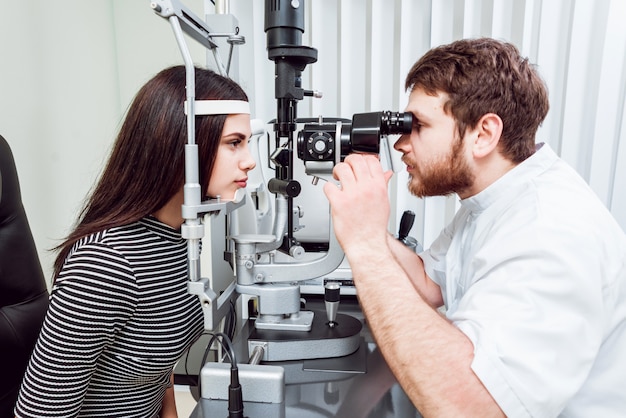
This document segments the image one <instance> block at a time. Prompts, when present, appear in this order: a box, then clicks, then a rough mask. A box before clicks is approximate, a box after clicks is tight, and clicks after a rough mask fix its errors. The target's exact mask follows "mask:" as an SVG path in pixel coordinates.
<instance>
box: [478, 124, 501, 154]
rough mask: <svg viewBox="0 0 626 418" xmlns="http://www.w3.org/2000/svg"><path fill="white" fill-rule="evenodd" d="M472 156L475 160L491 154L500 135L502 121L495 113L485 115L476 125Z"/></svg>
mask: <svg viewBox="0 0 626 418" xmlns="http://www.w3.org/2000/svg"><path fill="white" fill-rule="evenodd" d="M475 132H476V137H475V139H474V144H473V145H474V146H473V154H474V157H475V158H482V157H485V156H487V155H489V154H491V153H492V152H493V151H494V150H495V149H496V147H497V146H498V143H499V142H500V136H501V135H502V119H500V116H498V115H496V114H495V113H486V114H485V115H483V117H481V118H480V120H479V121H478V124H476V129H475Z"/></svg>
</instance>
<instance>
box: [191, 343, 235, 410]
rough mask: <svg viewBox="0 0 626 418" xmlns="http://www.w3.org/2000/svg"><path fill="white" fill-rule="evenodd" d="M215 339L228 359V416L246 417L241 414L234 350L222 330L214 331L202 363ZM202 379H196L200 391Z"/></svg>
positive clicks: (203, 362)
mask: <svg viewBox="0 0 626 418" xmlns="http://www.w3.org/2000/svg"><path fill="white" fill-rule="evenodd" d="M215 340H217V341H218V342H219V343H220V344H221V345H222V348H224V349H225V352H226V353H227V354H228V357H229V359H230V385H228V418H246V417H245V416H244V415H243V395H242V391H241V384H240V383H239V368H238V367H237V358H236V356H235V350H234V349H233V343H232V341H231V340H230V338H229V337H228V335H226V334H224V333H223V332H216V333H214V334H213V336H212V337H211V339H210V340H209V343H208V344H207V347H206V350H205V351H204V355H203V356H202V363H201V365H204V364H205V363H206V358H207V356H208V353H209V351H210V349H211V346H212V345H213V342H214V341H215ZM201 384H202V379H198V390H199V391H200V393H202V388H201V387H200V385H201Z"/></svg>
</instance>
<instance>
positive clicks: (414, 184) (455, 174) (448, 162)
mask: <svg viewBox="0 0 626 418" xmlns="http://www.w3.org/2000/svg"><path fill="white" fill-rule="evenodd" d="M462 150H463V141H462V140H461V139H459V140H458V141H456V142H455V143H454V144H453V145H452V147H451V149H450V153H449V154H448V155H447V156H445V157H444V158H441V159H439V160H437V161H434V162H433V163H431V164H429V165H428V166H426V167H425V168H424V169H420V168H419V167H418V166H417V164H415V163H413V162H409V164H407V165H410V166H411V167H413V169H414V170H415V173H414V175H412V176H411V178H410V179H409V184H408V187H409V191H410V192H411V193H412V194H413V195H415V196H417V197H426V196H446V195H449V194H452V193H458V192H459V191H462V190H464V189H467V188H469V187H470V186H471V185H472V183H473V182H474V175H473V174H472V172H471V170H470V167H469V165H468V164H467V162H466V161H465V159H464V158H463V151H462Z"/></svg>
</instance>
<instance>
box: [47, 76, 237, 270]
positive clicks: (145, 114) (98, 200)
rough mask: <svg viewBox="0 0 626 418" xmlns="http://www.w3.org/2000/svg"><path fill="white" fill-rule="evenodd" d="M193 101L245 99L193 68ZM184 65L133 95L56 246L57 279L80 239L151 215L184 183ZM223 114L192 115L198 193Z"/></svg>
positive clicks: (223, 79)
mask: <svg viewBox="0 0 626 418" xmlns="http://www.w3.org/2000/svg"><path fill="white" fill-rule="evenodd" d="M195 73H196V100H207V99H215V100H245V101H247V100H248V97H247V96H246V93H245V92H244V91H243V89H242V88H241V87H240V86H239V85H238V84H237V83H235V82H234V81H232V80H231V79H229V78H226V77H222V76H220V75H219V74H216V73H215V72H213V71H210V70H206V69H200V68H196V70H195ZM185 85H186V82H185V67H184V66H176V67H171V68H167V69H165V70H163V71H161V72H160V73H158V74H157V75H156V76H154V77H153V78H152V79H151V80H150V81H148V82H147V83H146V84H145V85H144V86H143V87H142V88H141V89H140V90H139V92H138V93H137V95H136V96H135V99H134V100H133V102H132V104H131V105H130V107H129V109H128V113H127V115H126V119H125V120H124V123H123V125H122V127H121V129H120V132H119V134H118V136H117V139H116V141H115V143H114V145H113V150H112V151H111V155H110V157H109V160H108V162H107V164H106V167H105V169H104V171H103V172H102V174H101V176H100V179H99V181H98V182H97V184H96V185H95V187H94V188H93V190H92V192H91V195H90V196H89V197H88V198H87V200H86V203H85V206H84V207H83V209H82V211H81V212H80V215H79V217H78V221H77V224H76V227H75V228H74V230H73V231H72V232H71V233H70V234H69V235H68V237H67V238H66V239H65V241H63V243H61V244H60V245H59V246H57V247H56V248H55V249H56V250H58V254H57V257H56V260H55V262H54V275H53V277H54V278H56V277H57V276H58V274H59V272H60V271H61V268H62V267H63V264H64V262H65V259H66V257H67V256H68V254H69V253H70V251H71V249H72V246H73V245H74V244H75V243H76V242H77V241H78V240H80V239H81V238H83V237H86V236H88V235H90V234H93V233H95V232H98V231H102V230H104V229H107V228H111V227H114V226H120V225H126V224H129V223H132V222H136V221H138V220H139V219H141V218H143V217H145V216H147V215H149V214H151V213H153V212H155V211H156V210H157V209H160V208H161V207H162V206H163V205H165V203H167V202H168V201H169V200H170V199H171V198H172V196H174V195H175V194H176V193H178V192H179V191H180V190H181V188H182V187H183V185H184V182H185V178H184V177H185V173H184V172H185V158H184V149H185V143H186V142H187V120H186V115H185V113H184V107H183V104H184V102H185V100H186V92H185ZM225 120H226V115H215V116H197V117H196V143H197V144H198V154H199V161H200V164H199V165H200V186H201V190H204V191H206V190H207V189H208V184H209V177H210V175H211V171H212V169H213V164H214V162H215V156H216V153H217V147H218V145H219V141H220V137H221V134H222V129H223V127H224V121H225Z"/></svg>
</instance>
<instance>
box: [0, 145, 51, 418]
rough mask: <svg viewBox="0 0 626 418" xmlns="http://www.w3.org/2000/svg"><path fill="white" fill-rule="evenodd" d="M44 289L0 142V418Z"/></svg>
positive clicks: (41, 311)
mask: <svg viewBox="0 0 626 418" xmlns="http://www.w3.org/2000/svg"><path fill="white" fill-rule="evenodd" d="M47 308H48V289H47V287H46V282H45V279H44V275H43V271H42V269H41V263H40V262H39V257H38V255H37V250H36V248H35V242H34V241H33V236H32V233H31V230H30V226H29V224H28V219H26V213H25V212H24V206H23V205H22V197H21V193H20V185H19V181H18V178H17V170H16V168H15V161H14V160H13V153H12V152H11V148H9V144H7V142H6V140H5V139H4V138H3V137H2V136H0V375H1V378H0V417H2V418H4V417H13V416H14V415H13V407H14V406H15V401H16V399H17V394H18V391H19V388H20V384H21V382H22V377H23V375H24V371H25V370H26V366H27V364H28V360H29V358H30V354H31V352H32V350H33V347H34V345H35V341H36V340H37V337H38V335H39V330H40V329H41V323H42V321H43V318H44V316H45V313H46V310H47Z"/></svg>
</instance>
